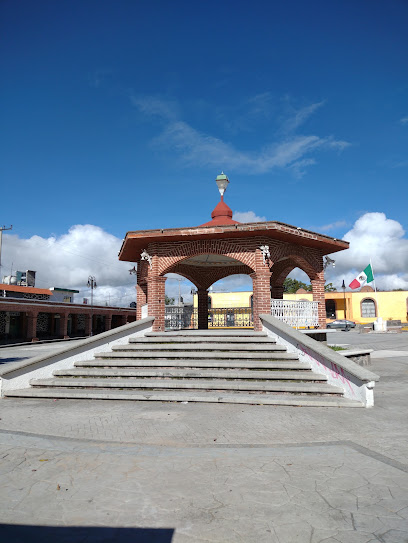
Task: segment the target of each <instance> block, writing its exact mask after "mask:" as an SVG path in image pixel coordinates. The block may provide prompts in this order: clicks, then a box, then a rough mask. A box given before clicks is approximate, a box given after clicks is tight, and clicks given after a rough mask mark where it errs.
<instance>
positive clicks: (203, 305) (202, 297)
mask: <svg viewBox="0 0 408 543" xmlns="http://www.w3.org/2000/svg"><path fill="white" fill-rule="evenodd" d="M197 306H198V308H197V317H198V318H197V321H198V329H199V330H207V329H208V292H207V290H206V289H204V288H202V289H201V288H199V289H198V291H197Z"/></svg>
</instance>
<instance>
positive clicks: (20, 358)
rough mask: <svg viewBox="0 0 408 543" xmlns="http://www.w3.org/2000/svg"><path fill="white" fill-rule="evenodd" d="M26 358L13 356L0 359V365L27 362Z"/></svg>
mask: <svg viewBox="0 0 408 543" xmlns="http://www.w3.org/2000/svg"><path fill="white" fill-rule="evenodd" d="M27 358H29V357H28V356H15V357H14V358H0V364H7V362H17V361H19V360H27Z"/></svg>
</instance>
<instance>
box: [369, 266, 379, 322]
mask: <svg viewBox="0 0 408 543" xmlns="http://www.w3.org/2000/svg"><path fill="white" fill-rule="evenodd" d="M370 266H371V271H372V272H373V283H374V293H375V301H376V302H377V321H378V318H379V316H380V306H379V304H378V294H377V287H376V284H375V275H374V268H373V265H372V263H371V258H370Z"/></svg>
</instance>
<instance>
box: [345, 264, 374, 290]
mask: <svg viewBox="0 0 408 543" xmlns="http://www.w3.org/2000/svg"><path fill="white" fill-rule="evenodd" d="M371 281H374V274H373V269H372V267H371V264H369V265H368V266H367V267H366V269H365V270H364V271H362V272H361V273H359V274H358V275H357V277H356V278H355V279H353V281H352V282H351V283H350V284H349V287H350V288H352V289H355V288H359V287H362V286H364V285H365V284H366V283H371Z"/></svg>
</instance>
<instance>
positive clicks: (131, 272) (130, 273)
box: [129, 266, 137, 320]
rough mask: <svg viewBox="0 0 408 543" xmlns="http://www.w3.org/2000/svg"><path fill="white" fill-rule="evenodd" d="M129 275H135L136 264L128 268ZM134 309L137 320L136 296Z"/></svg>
mask: <svg viewBox="0 0 408 543" xmlns="http://www.w3.org/2000/svg"><path fill="white" fill-rule="evenodd" d="M129 275H137V270H136V266H133V268H132V269H130V270H129ZM136 296H137V295H136ZM135 309H136V320H137V298H136V303H135Z"/></svg>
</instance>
